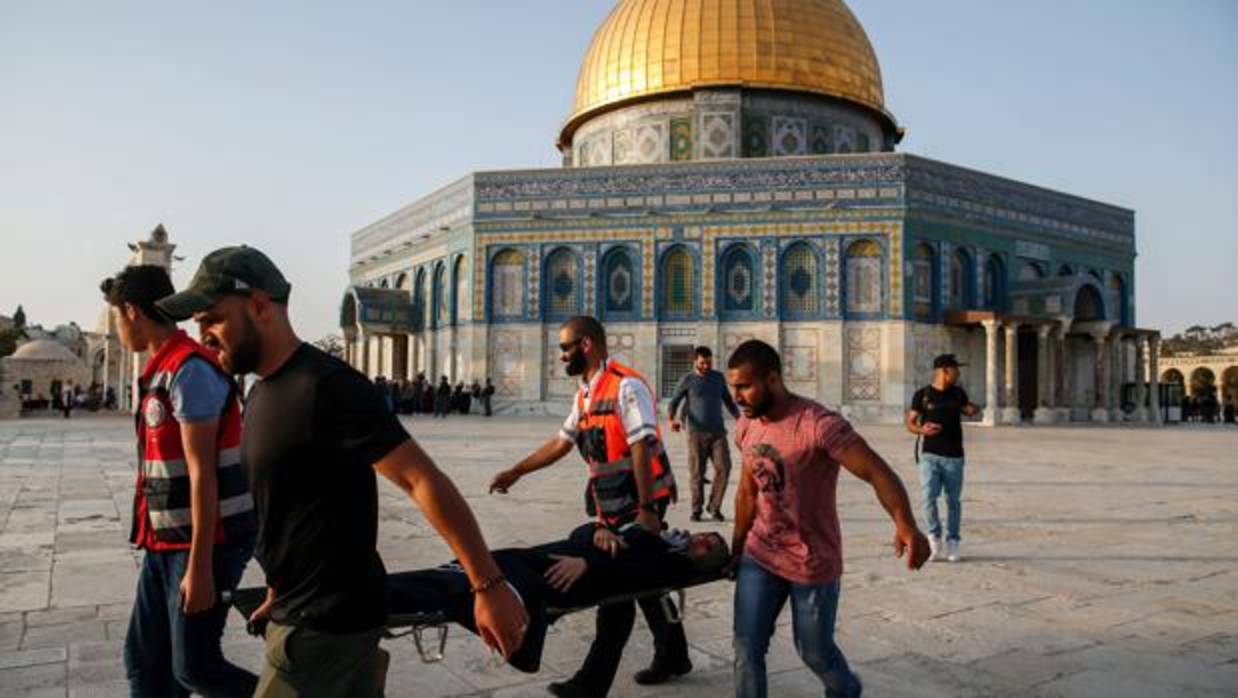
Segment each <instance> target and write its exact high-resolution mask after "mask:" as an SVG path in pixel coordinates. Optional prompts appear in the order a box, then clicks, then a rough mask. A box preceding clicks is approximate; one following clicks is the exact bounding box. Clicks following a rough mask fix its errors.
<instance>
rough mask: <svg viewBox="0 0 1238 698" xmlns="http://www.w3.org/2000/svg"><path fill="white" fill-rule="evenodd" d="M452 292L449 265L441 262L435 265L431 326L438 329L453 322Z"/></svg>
mask: <svg viewBox="0 0 1238 698" xmlns="http://www.w3.org/2000/svg"><path fill="white" fill-rule="evenodd" d="M450 293H451V291H450V289H448V288H447V263H446V262H445V261H444V260H439V261H437V262H435V263H434V286H433V303H434V307H433V310H432V314H431V317H430V326H431V327H433V328H435V329H438V328H440V327H443V326H445V325H446V324H447V323H449V322H451V295H450Z"/></svg>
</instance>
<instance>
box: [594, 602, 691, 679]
mask: <svg viewBox="0 0 1238 698" xmlns="http://www.w3.org/2000/svg"><path fill="white" fill-rule="evenodd" d="M639 604H640V608H641V612H642V613H644V614H645V622H646V623H648V624H649V630H650V631H651V632H652V633H653V647H654V658H653V661H654V662H655V663H669V664H679V663H682V662H683V661H684V660H686V659H687V658H688V639H687V638H686V637H685V636H684V632H683V625H682V624H680V623H671V622H670V621H668V620H667V619H666V615H665V614H664V613H663V612H662V603H661V599H660V598H646V599H641V600H640V602H639ZM636 606H637V602H634V601H628V602H625V603H617V604H611V605H607V606H599V607H598V611H597V631H596V635H595V636H594V638H593V644H592V645H590V647H589V654H588V656H586V657H585V663H584V665H582V666H581V667H580V670H579V671H577V672H576V675H575V676H574V677H572V683H574V684H576V685H578V686H579V687H581V688H583V689H585V690H586V691H587V692H588V693H589V694H590V695H597V696H604V695H606V693H607V691H609V690H610V687H611V684H613V683H614V681H615V673H616V672H618V671H619V660H620V659H622V658H623V647H624V645H626V644H627V642H628V637H630V636H631V635H632V626H633V625H634V624H635V622H636Z"/></svg>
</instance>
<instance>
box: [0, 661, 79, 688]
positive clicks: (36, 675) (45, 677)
mask: <svg viewBox="0 0 1238 698" xmlns="http://www.w3.org/2000/svg"><path fill="white" fill-rule="evenodd" d="M65 683H66V676H65V665H64V663H63V662H58V663H54V664H37V665H34V666H25V667H18V668H14V669H0V695H4V696H9V695H19V694H21V693H23V692H26V693H29V692H32V691H34V690H47V689H51V688H61V690H62V691H63V687H64V686H65Z"/></svg>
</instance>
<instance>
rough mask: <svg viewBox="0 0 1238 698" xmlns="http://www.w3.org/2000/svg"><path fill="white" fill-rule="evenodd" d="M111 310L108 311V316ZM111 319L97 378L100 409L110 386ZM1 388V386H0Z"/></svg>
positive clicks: (105, 400) (105, 336) (105, 401)
mask: <svg viewBox="0 0 1238 698" xmlns="http://www.w3.org/2000/svg"><path fill="white" fill-rule="evenodd" d="M111 312H112V311H111V310H108V313H109V315H110V314H111ZM110 335H111V319H110V318H109V320H108V325H107V326H105V327H104V334H103V375H102V376H100V377H99V380H100V383H101V385H102V386H103V387H102V392H101V393H100V395H99V400H100V403H99V405H100V409H102V406H103V405H104V404H106V403H107V389H108V386H110V385H111V383H110V381H111V379H112V338H111V336H110ZM0 387H2V386H0Z"/></svg>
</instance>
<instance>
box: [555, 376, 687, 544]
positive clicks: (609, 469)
mask: <svg viewBox="0 0 1238 698" xmlns="http://www.w3.org/2000/svg"><path fill="white" fill-rule="evenodd" d="M625 378H630V379H633V380H639V381H640V382H642V383H645V385H646V387H648V385H649V384H648V383H646V381H645V379H644V377H642V376H641V375H640V374H639V373H637V372H636V371H635V370H633V369H631V368H628V367H627V366H624V365H623V364H620V363H619V362H617V361H615V360H614V359H611V360H609V361H607V362H606V366H605V368H603V369H602V375H601V377H599V378H598V381H597V385H596V386H594V387H593V389H592V391H591V394H590V399H589V405H588V407H586V406H585V396H584V391H583V390H582V391H580V392H578V393H577V394H576V411H577V414H579V415H580V421H578V422H577V433H576V447H577V449H579V450H580V455H581V457H582V458H584V459H585V462H586V463H588V465H589V488H588V492H587V493H586V498H585V501H586V509H587V510H588V513H589V515H590V516H597V517H598V520H599V521H601V522H602V523H603V524H604V525H606V526H611V527H614V526H618V525H622V524H624V523H628V522H630V521H632V520H634V519H635V518H636V516H637V514H638V513H640V494H639V492H638V491H637V489H636V475H635V473H634V472H633V470H632V449H631V447H630V446H629V445H628V435H627V429H626V428H624V426H623V418H622V417H621V416H620V413H619V410H620V405H619V384H620V383H621V382H622V381H623V380H624V379H625ZM651 394H652V393H651ZM655 434H656V438H655V439H654V441H653V442H652V443H650V447H651V449H652V459H651V462H650V465H651V467H652V468H653V473H652V477H653V501H654V502H669V501H673V500H674V499H675V497H676V490H675V475H674V473H672V472H671V466H670V461H669V460H668V459H667V457H666V449H665V448H664V447H663V445H662V430H661V429H660V428H658V427H656V425H655Z"/></svg>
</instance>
